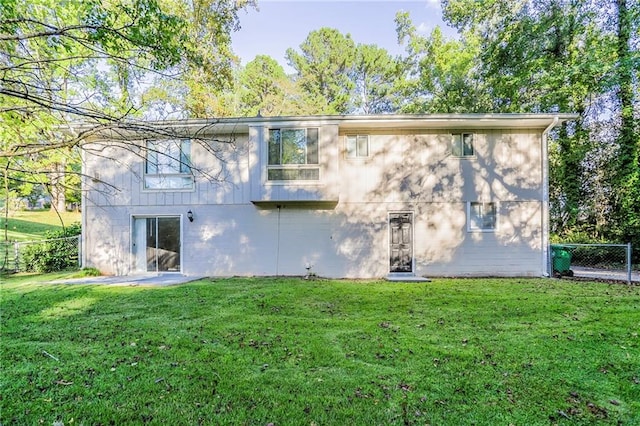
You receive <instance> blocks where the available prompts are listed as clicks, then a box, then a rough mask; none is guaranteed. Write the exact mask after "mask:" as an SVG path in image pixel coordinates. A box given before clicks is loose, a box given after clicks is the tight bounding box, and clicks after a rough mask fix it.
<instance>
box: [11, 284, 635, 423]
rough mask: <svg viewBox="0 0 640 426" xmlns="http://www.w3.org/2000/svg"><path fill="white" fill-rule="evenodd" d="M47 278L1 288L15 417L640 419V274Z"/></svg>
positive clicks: (263, 420) (94, 420)
mask: <svg viewBox="0 0 640 426" xmlns="http://www.w3.org/2000/svg"><path fill="white" fill-rule="evenodd" d="M58 276H60V275H56V276H53V275H49V276H48V277H46V278H48V279H51V278H52V277H54V278H55V277H58ZM44 278H45V277H38V276H34V277H24V276H13V277H9V278H8V279H6V280H5V282H4V283H3V284H2V285H1V287H0V290H1V297H2V299H1V306H0V307H1V312H2V346H1V348H2V349H1V358H0V360H1V366H2V367H1V368H2V374H1V376H0V381H1V382H0V384H1V387H0V391H1V392H2V394H1V398H0V423H1V424H7V425H8V424H18V425H19V424H27V425H32V424H45V425H52V424H54V423H56V422H58V423H57V424H65V425H69V424H85V425H89V424H91V425H97V424H105V425H106V424H117V425H121V424H158V425H164V424H176V425H180V424H184V425H192V424H215V425H219V424H229V425H243V424H246V425H263V426H264V425H268V424H273V425H345V424H352V425H425V424H433V425H476V424H477V425H509V424H514V425H550V424H558V425H591V424H603V425H606V424H610V425H618V424H622V425H632V424H640V338H639V336H638V333H639V332H640V287H628V286H624V285H608V284H596V283H575V282H569V281H561V280H545V279H473V280H472V279H468V280H454V279H446V280H445V279H443V280H435V281H434V282H431V283H420V284H398V283H387V282H353V281H328V280H316V281H305V280H300V279H284V278H282V279H276V278H254V279H243V278H234V279H220V280H202V281H198V282H195V283H191V284H186V285H180V286H175V287H163V288H142V287H115V286H110V287H106V286H88V285H52V284H45V283H41V282H39V281H42V280H43V279H44Z"/></svg>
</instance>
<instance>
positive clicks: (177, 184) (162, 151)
mask: <svg viewBox="0 0 640 426" xmlns="http://www.w3.org/2000/svg"><path fill="white" fill-rule="evenodd" d="M144 187H145V189H192V188H193V176H192V175H191V141H190V140H188V139H182V140H162V141H147V155H146V161H145V166H144Z"/></svg>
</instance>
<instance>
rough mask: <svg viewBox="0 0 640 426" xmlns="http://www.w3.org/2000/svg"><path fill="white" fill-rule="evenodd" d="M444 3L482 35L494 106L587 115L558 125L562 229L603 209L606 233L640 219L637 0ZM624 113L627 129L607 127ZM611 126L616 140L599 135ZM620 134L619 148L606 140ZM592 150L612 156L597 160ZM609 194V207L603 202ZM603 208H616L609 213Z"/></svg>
mask: <svg viewBox="0 0 640 426" xmlns="http://www.w3.org/2000/svg"><path fill="white" fill-rule="evenodd" d="M629 5H631V6H632V7H628V6H629ZM443 6H444V15H445V18H446V19H447V20H448V21H449V22H451V23H452V24H453V25H454V26H456V27H457V28H459V29H460V30H462V31H465V32H472V33H473V34H475V35H476V36H477V37H478V39H479V40H481V44H480V50H479V52H480V54H479V57H478V63H479V64H480V70H481V75H482V78H483V80H485V82H486V87H487V88H488V90H490V91H489V96H490V99H491V105H492V110H494V111H503V112H512V111H513V112H578V113H579V114H580V119H579V120H578V121H577V122H576V123H569V124H567V125H565V126H564V127H563V128H561V129H560V131H559V132H558V138H557V140H556V141H555V142H554V143H553V144H552V147H551V154H552V158H551V160H552V162H551V164H552V168H551V176H550V177H551V189H552V195H553V199H552V211H553V213H554V217H553V219H554V222H555V225H556V227H557V228H556V230H557V231H558V232H560V233H564V234H567V233H570V232H576V231H581V230H583V231H588V232H593V230H594V226H595V224H594V223H593V220H594V218H596V217H599V218H600V219H598V223H599V224H602V223H607V225H608V226H607V228H609V229H602V231H604V232H605V234H606V237H607V238H609V239H618V238H620V235H621V233H620V232H618V231H616V230H614V229H612V227H611V225H614V224H615V223H616V220H614V218H616V217H617V218H618V219H617V224H615V226H614V227H615V228H617V229H618V230H621V229H622V228H623V227H624V225H623V223H634V222H635V223H638V222H637V217H638V213H637V205H638V202H637V199H635V198H634V197H635V195H633V194H634V193H637V191H635V190H634V188H637V187H638V185H636V184H635V183H634V179H635V178H634V177H633V176H634V175H635V173H636V172H635V171H634V170H637V167H636V166H635V164H638V162H637V154H636V152H637V148H635V150H634V148H633V146H636V147H637V136H633V135H634V134H636V132H637V131H636V130H633V123H634V119H633V118H632V117H636V118H635V119H636V120H637V116H638V111H637V93H638V90H637V83H635V86H634V83H633V82H634V81H635V82H637V77H633V76H637V66H638V65H637V60H636V61H635V62H634V61H633V60H631V58H634V57H635V58H637V39H638V32H637V31H638V29H637V28H638V21H639V20H638V19H637V17H638V14H637V13H638V11H637V10H638V6H637V3H636V2H629V1H624V0H620V1H618V0H615V1H612V0H611V1H607V2H604V3H603V2H600V3H598V4H595V3H594V2H591V1H588V0H578V1H575V0H573V1H568V0H542V1H521V2H503V1H499V0H484V1H470V0H446V1H444V2H443ZM634 16H635V19H634ZM616 25H617V27H616ZM633 40H636V42H635V43H634V42H633ZM634 78H635V80H634ZM634 87H635V89H636V90H635V91H634V90H633V88H634ZM623 105H625V106H623ZM611 106H613V109H611ZM617 117H620V118H619V122H620V128H619V133H618V135H619V137H618V136H615V135H608V134H607V133H606V132H602V131H600V130H599V129H601V128H602V126H601V125H600V124H601V122H604V121H607V122H609V124H608V125H609V126H610V125H611V123H612V122H613V123H615V122H616V121H618V118H617ZM625 117H626V118H625ZM624 123H626V124H624ZM603 135H607V137H608V139H601V140H598V139H597V138H598V137H601V136H603ZM609 136H612V138H611V137H609ZM634 138H635V139H634ZM632 141H636V142H635V143H634V142H632ZM612 143H614V144H615V145H618V146H619V147H620V150H619V151H618V154H617V155H616V154H615V152H616V150H615V149H606V146H607V145H609V144H612ZM594 153H599V154H605V155H613V157H610V158H608V159H606V160H604V161H594V159H595V158H596V155H594ZM614 157H617V158H618V159H620V160H619V161H621V162H622V163H624V166H623V165H622V164H620V163H619V162H618V161H616V160H615V159H614ZM633 159H636V160H635V161H634V160H633ZM607 164H612V165H614V167H615V169H616V170H617V171H619V172H620V173H621V174H620V175H619V176H618V177H616V178H614V176H616V175H618V172H615V173H613V174H612V171H611V170H609V169H608V167H607ZM594 167H596V168H597V169H596V168H594ZM594 176H600V177H599V178H598V179H594V178H593V177H594ZM603 176H604V177H603ZM623 176H624V177H623ZM596 182H598V186H594V185H595V184H596ZM607 182H609V183H607ZM603 183H604V186H603ZM625 188H628V189H629V190H628V191H625ZM595 191H599V192H598V196H597V197H594V196H592V194H593V193H594V192H595ZM614 194H617V195H614ZM595 199H598V200H599V204H596V203H595V202H594V201H593V200H595ZM623 200H626V201H623ZM602 201H606V204H607V205H608V206H609V208H604V209H603V208H602V206H601V202H602ZM624 206H636V210H635V212H633V210H632V209H626V213H621V212H623V211H625V207H624ZM603 214H604V215H609V216H608V217H607V219H606V221H603V216H602V215H603ZM598 226H600V225H598ZM634 226H635V225H634ZM596 232H598V231H597V229H596Z"/></svg>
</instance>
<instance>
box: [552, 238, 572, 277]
mask: <svg viewBox="0 0 640 426" xmlns="http://www.w3.org/2000/svg"><path fill="white" fill-rule="evenodd" d="M572 249H573V247H571V246H565V245H561V244H552V245H551V261H552V264H553V272H555V273H558V274H560V276H562V275H568V276H573V271H572V270H571V250H572Z"/></svg>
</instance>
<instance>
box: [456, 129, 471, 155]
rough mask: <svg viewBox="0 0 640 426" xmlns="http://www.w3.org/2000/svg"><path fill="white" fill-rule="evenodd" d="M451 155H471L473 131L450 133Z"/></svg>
mask: <svg viewBox="0 0 640 426" xmlns="http://www.w3.org/2000/svg"><path fill="white" fill-rule="evenodd" d="M451 144H452V145H451V155H453V156H454V157H473V156H474V155H475V150H474V148H473V133H453V134H452V135H451Z"/></svg>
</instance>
